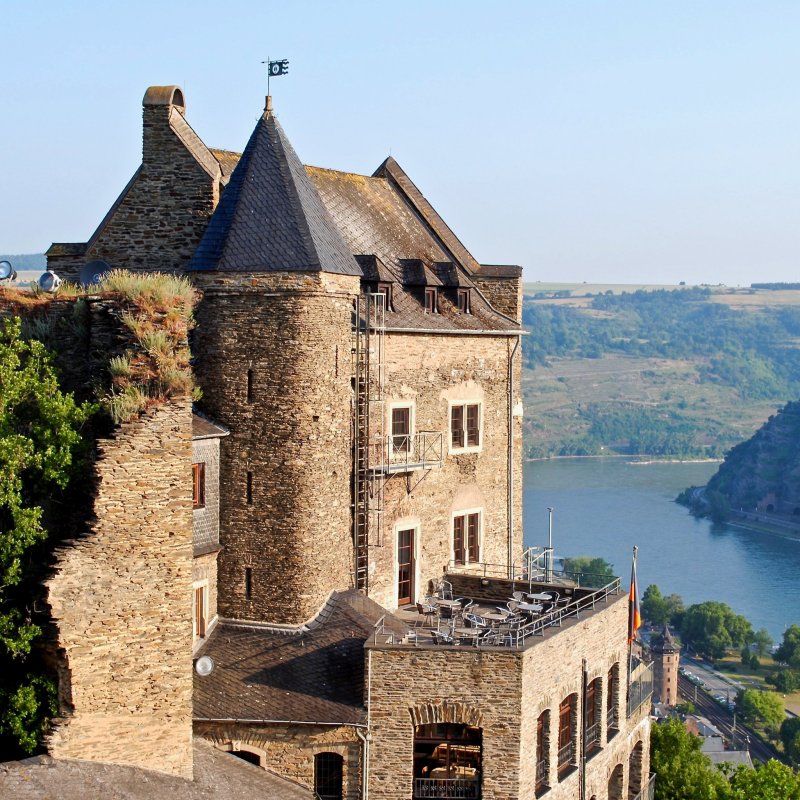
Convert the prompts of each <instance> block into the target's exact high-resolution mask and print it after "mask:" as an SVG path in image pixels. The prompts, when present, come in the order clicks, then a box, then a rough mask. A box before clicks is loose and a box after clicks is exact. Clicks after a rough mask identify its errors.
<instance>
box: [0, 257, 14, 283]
mask: <svg viewBox="0 0 800 800" xmlns="http://www.w3.org/2000/svg"><path fill="white" fill-rule="evenodd" d="M16 279H17V272H16V270H15V269H14V267H12V266H11V262H10V261H0V281H15V280H16Z"/></svg>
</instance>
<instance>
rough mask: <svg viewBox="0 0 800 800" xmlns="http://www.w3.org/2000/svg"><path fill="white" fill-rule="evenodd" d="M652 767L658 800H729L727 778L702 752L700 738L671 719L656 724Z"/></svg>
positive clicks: (652, 738) (651, 749)
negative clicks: (727, 799)
mask: <svg viewBox="0 0 800 800" xmlns="http://www.w3.org/2000/svg"><path fill="white" fill-rule="evenodd" d="M650 768H651V769H652V770H653V772H655V774H656V800H726V798H727V789H728V784H727V781H726V780H725V776H724V775H722V773H721V772H719V771H718V770H716V769H714V768H713V767H712V766H711V762H710V761H709V759H708V757H707V756H706V755H704V754H703V753H701V752H700V739H699V738H698V737H697V736H695V735H694V734H691V733H689V731H687V730H686V728H684V726H683V724H682V723H681V722H680V720H677V719H670V720H667V721H666V722H663V723H659V724H658V725H653V728H652V731H651V733H650Z"/></svg>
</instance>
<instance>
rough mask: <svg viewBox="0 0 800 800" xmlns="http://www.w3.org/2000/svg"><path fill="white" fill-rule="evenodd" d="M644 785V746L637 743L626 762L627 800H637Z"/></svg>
mask: <svg viewBox="0 0 800 800" xmlns="http://www.w3.org/2000/svg"><path fill="white" fill-rule="evenodd" d="M644 785H645V781H644V744H643V743H642V742H639V743H638V744H637V745H636V747H634V748H633V750H631V755H630V759H629V762H628V800H639V798H640V793H641V791H642V789H644Z"/></svg>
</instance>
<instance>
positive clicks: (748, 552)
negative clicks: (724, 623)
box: [524, 458, 800, 642]
mask: <svg viewBox="0 0 800 800" xmlns="http://www.w3.org/2000/svg"><path fill="white" fill-rule="evenodd" d="M716 469H717V464H714V463H683V464H681V463H649V464H643V463H639V464H637V463H631V462H629V461H627V460H625V459H622V458H597V459H595V458H576V459H553V460H550V461H534V462H530V463H527V464H526V465H525V495H524V511H525V517H524V519H525V544H526V545H527V546H530V545H540V544H546V543H547V526H548V513H547V506H553V507H554V509H555V511H554V513H553V546H554V549H555V552H556V556H581V555H590V556H600V557H601V558H605V559H606V560H607V561H609V562H611V563H612V564H613V565H614V569H615V571H616V573H617V574H618V575H620V576H621V577H622V580H623V583H624V585H625V586H626V587H627V586H628V583H629V580H630V570H631V566H630V565H631V554H632V549H633V545H638V547H639V560H638V566H637V574H638V578H639V586H640V592H641V593H643V592H644V589H645V587H647V586H648V585H649V584H651V583H657V584H658V586H659V588H660V589H661V591H662V592H663V593H664V594H670V593H672V592H675V593H677V594H679V595H681V597H683V600H684V602H685V603H686V605H691V604H692V603H699V602H702V601H704V600H720V601H722V602H723V603H727V604H728V605H729V606H730V607H731V608H732V609H733V610H734V611H736V612H737V613H739V614H743V615H744V616H745V617H747V619H749V620H750V622H751V623H752V624H753V627H754V628H755V629H758V628H762V627H763V628H766V629H767V630H768V631H769V632H770V634H771V635H772V637H773V638H774V639H775V640H776V642H778V641H780V639H781V637H782V635H783V630H784V628H785V627H786V626H787V625H791V624H792V623H797V624H800V592H798V590H797V589H798V575H800V539H797V538H792V537H790V536H783V535H779V534H763V533H754V532H751V531H747V530H743V529H740V528H737V527H735V526H730V525H717V524H712V523H711V522H710V521H708V520H705V519H695V518H694V517H692V516H691V514H689V512H688V511H687V510H686V509H685V508H684V507H683V506H679V505H678V504H677V503H675V502H674V499H675V496H676V495H677V494H678V492H680V491H681V490H682V489H685V488H686V487H687V486H693V485H701V484H704V483H705V482H706V481H707V480H708V478H709V477H711V475H712V474H713V473H714V472H715V471H716Z"/></svg>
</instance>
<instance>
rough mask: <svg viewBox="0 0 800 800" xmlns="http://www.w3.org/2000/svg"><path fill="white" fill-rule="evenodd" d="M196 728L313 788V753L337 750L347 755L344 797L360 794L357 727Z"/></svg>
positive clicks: (221, 725)
mask: <svg viewBox="0 0 800 800" xmlns="http://www.w3.org/2000/svg"><path fill="white" fill-rule="evenodd" d="M195 732H196V733H197V734H198V735H200V736H202V737H203V738H205V739H208V740H209V741H211V742H213V743H214V744H215V745H216V746H217V747H220V748H222V749H225V750H234V751H236V750H240V751H244V752H249V753H251V754H253V755H256V756H259V757H260V760H261V762H262V763H261V766H263V767H266V768H267V769H270V770H272V771H273V772H277V773H278V774H279V775H282V776H283V777H285V778H290V779H292V780H295V781H298V782H299V783H302V784H304V785H306V786H308V787H309V788H311V789H313V788H314V756H315V755H317V754H318V753H337V754H338V755H340V756H342V758H343V759H344V765H343V766H344V787H343V789H344V791H343V793H342V796H343V798H344V800H358V798H360V797H361V759H362V752H363V744H362V742H361V740H360V739H359V738H358V735H357V734H356V732H355V729H354V728H350V727H344V726H341V727H340V726H330V725H326V726H323V725H291V724H286V725H280V724H275V725H261V724H244V723H235V722H230V723H213V722H198V723H195Z"/></svg>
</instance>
